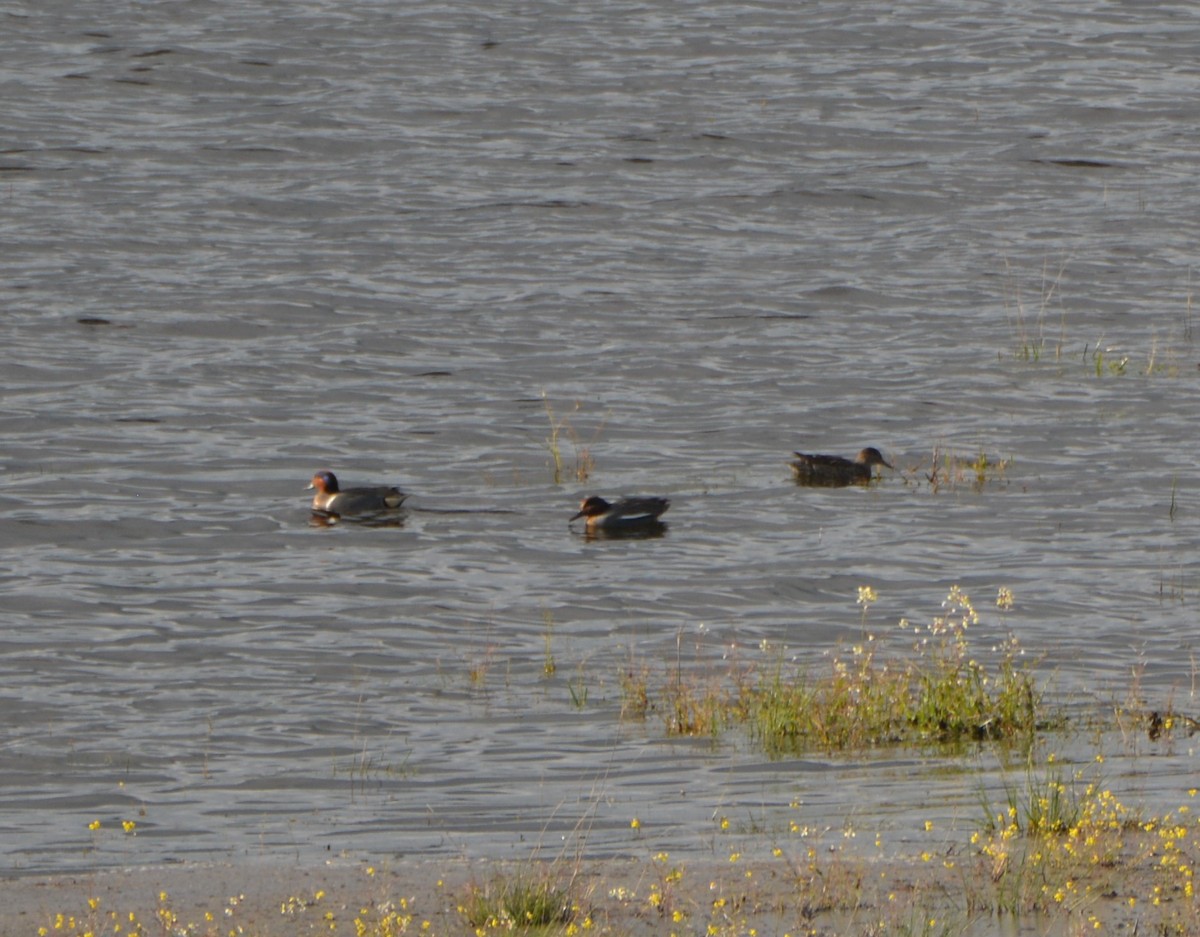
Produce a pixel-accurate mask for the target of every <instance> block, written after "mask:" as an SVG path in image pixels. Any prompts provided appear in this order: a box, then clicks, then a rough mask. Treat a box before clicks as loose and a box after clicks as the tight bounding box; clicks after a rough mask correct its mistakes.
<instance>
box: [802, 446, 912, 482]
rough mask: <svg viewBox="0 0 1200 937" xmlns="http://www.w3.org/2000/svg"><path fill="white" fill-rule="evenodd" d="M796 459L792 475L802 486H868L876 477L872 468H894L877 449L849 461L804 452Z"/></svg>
mask: <svg viewBox="0 0 1200 937" xmlns="http://www.w3.org/2000/svg"><path fill="white" fill-rule="evenodd" d="M793 455H795V456H796V460H795V461H794V462H793V463H792V471H794V472H795V473H796V483H797V484H800V485H820V486H824V487H828V488H840V487H843V486H846V485H866V484H868V483H869V482H870V481H871V479H872V477H873V473H872V471H871V467H872V466H875V465H882V466H885V467H887V468H892V464H891V463H890V462H888V461H887V460H886V459H885V458H884V457H883V454H882V453H881V452H880V451H879V450H878V449H876V448H875V447H874V446H868V447H867V448H866V449H863V450H862V451H861V452H859V454H858V455H856V456H855V457H854V458H853V459H846V458H843V457H842V456H840V455H808V454H806V453H803V452H796V453H793Z"/></svg>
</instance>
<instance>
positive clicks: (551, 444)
mask: <svg viewBox="0 0 1200 937" xmlns="http://www.w3.org/2000/svg"><path fill="white" fill-rule="evenodd" d="M542 405H543V406H544V407H545V409H546V419H547V420H549V421H550V435H549V436H548V437H547V438H546V441H545V446H546V449H547V450H548V451H549V453H550V459H551V464H552V474H553V477H554V484H556V485H561V484H562V480H563V477H564V476H565V474H566V464H565V462H564V459H563V453H562V444H561V442H560V439H559V437H561V436H562V435H563V434H564V433H565V434H566V436H567V438H568V439H570V441H571V446H572V448H573V449H574V453H575V465H574V469H573V472H572V474H573V475H574V476H575V480H576V481H579V482H585V481H587V480H588V479H589V478H590V477H591V475H592V472H593V471H595V468H596V460H595V459H594V458H593V456H592V452H591V448H590V446H588V445H584V444H581V443H580V441H579V436H578V434H577V433H576V432H575V428H574V427H573V426H572V425H571V419H570V417H569V416H561V417H560V416H558V415H557V414H556V413H555V412H554V407H553V406H552V405H551V403H550V398H549V396H548V395H547V394H546V392H545V391H544V390H543V391H542ZM582 406H583V404H581V403H580V402H579V401H578V400H577V401H575V406H574V407H573V408H572V412H573V413H574V412H578V411H579V410H580V408H581V407H582ZM603 428H604V424H603V423H601V424H600V426H599V427H598V428H597V429H596V434H595V438H599V436H600V432H601V430H602V429H603Z"/></svg>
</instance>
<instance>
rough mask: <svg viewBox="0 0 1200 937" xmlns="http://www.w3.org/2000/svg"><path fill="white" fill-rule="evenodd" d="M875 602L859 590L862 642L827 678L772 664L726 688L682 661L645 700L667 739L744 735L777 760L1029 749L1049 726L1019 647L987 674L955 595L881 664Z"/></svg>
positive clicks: (1006, 603) (968, 607)
mask: <svg viewBox="0 0 1200 937" xmlns="http://www.w3.org/2000/svg"><path fill="white" fill-rule="evenodd" d="M875 598H876V596H875V592H874V590H873V589H869V588H864V589H860V591H859V604H860V605H862V606H863V613H862V614H863V619H862V626H863V628H864V634H863V636H862V639H861V640H860V641H859V642H857V643H855V644H853V645H852V646H850V647H849V648H848V649H847V650H846V651H844V652H841V653H838V654H836V655H835V656H834V657H833V658H832V663H831V667H830V669H829V672H828V673H826V674H823V675H815V676H814V675H813V674H812V673H811V672H809V671H808V670H806V669H804V668H801V667H790V666H786V665H785V663H784V661H783V659H782V657H781V656H780V655H778V654H777V655H776V657H775V659H774V661H772V662H771V663H770V664H769V665H767V666H765V667H762V668H754V667H751V668H740V669H739V668H737V667H732V668H731V670H730V676H729V678H727V679H726V680H725V682H723V683H722V682H719V681H714V680H713V679H712V678H711V676H709V677H703V678H702V677H697V676H696V675H694V674H691V673H688V672H687V671H685V670H684V669H683V668H682V666H680V665H679V663H678V662H677V663H676V665H675V667H674V668H673V669H672V670H671V671H669V673H668V675H667V679H666V681H665V685H664V687H663V689H662V690H661V692H660V693H659V694H658V696H657V699H654V698H652V697H651V696H650V694H649V693H648V691H644V692H645V698H646V699H648V700H649V704H650V706H651V707H657V708H660V709H661V712H662V716H663V719H664V722H665V724H666V727H667V731H668V732H669V733H671V734H680V735H715V734H717V733H719V732H721V731H722V730H724V729H725V728H727V727H729V726H734V725H744V726H745V727H746V728H747V729H748V731H749V733H750V735H751V736H752V737H753V738H755V739H757V740H758V742H759V743H760V744H761V745H762V747H763V748H764V749H765V750H766V751H767V752H769V753H772V754H785V753H794V752H800V751H804V750H809V749H820V750H825V751H839V750H846V749H860V748H867V747H872V746H880V745H899V744H939V745H944V744H951V745H953V744H958V743H961V742H964V741H972V740H974V741H979V740H984V739H1000V740H1005V741H1009V742H1018V741H1019V742H1022V743H1025V744H1029V743H1031V742H1032V740H1033V739H1034V737H1035V733H1036V732H1037V731H1038V730H1039V729H1042V728H1047V727H1049V726H1050V725H1051V724H1052V722H1053V720H1052V718H1051V717H1050V716H1049V715H1047V714H1046V713H1044V712H1043V707H1042V695H1041V693H1040V692H1039V691H1038V689H1037V688H1036V686H1035V683H1034V677H1033V673H1032V671H1031V669H1030V668H1029V667H1027V666H1026V665H1025V663H1024V661H1023V660H1022V650H1021V648H1020V645H1019V644H1018V643H1017V641H1016V639H1015V638H1009V639H1008V640H1007V641H1004V642H1002V643H1001V644H1000V645H998V646H997V647H996V648H995V649H994V650H995V654H996V659H995V661H994V663H993V665H992V666H991V667H988V666H985V665H984V664H983V663H981V662H980V660H979V659H978V658H977V657H976V655H975V653H974V651H973V648H972V646H971V644H970V641H969V640H968V633H969V629H970V628H972V627H974V626H975V625H976V624H977V623H978V621H979V615H978V613H977V611H976V610H975V607H974V605H973V604H972V602H971V599H970V597H969V596H968V595H967V594H966V593H965V592H963V591H962V590H961V589H960V588H958V587H957V586H955V587H954V588H952V589H951V590H950V594H949V595H948V597H947V598H946V601H945V602H944V603H943V607H944V610H943V614H941V615H938V616H936V617H935V618H934V619H933V621H932V622H931V623H930V624H929V625H928V626H926V627H924V628H916V627H912V626H910V625H909V623H908V622H906V621H902V622H900V629H901V630H903V631H908V632H911V634H912V643H911V646H910V648H909V650H908V651H907V652H905V653H902V654H894V655H886V656H885V654H884V653H883V651H882V648H881V642H879V641H877V640H876V638H875V636H874V635H873V634H869V633H867V632H866V631H865V626H866V613H867V610H868V608H869V606H870V603H871V602H873V601H874V600H875ZM997 604H998V605H999V607H1000V608H1001V609H1002V610H1004V611H1007V610H1008V609H1009V608H1010V607H1011V605H1012V592H1011V591H1010V590H1007V589H1004V590H1001V592H1000V595H999V598H998V599H997ZM764 649H765V650H768V651H769V650H770V648H769V647H767V646H766V645H764ZM643 709H644V706H643Z"/></svg>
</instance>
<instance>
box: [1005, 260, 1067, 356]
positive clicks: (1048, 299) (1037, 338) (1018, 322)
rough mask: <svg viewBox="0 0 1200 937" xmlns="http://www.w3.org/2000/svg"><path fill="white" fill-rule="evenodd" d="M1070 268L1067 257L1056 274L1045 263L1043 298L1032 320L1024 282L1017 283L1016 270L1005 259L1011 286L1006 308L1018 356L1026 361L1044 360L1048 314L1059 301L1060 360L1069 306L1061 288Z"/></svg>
mask: <svg viewBox="0 0 1200 937" xmlns="http://www.w3.org/2000/svg"><path fill="white" fill-rule="evenodd" d="M1066 269H1067V260H1066V259H1065V258H1064V259H1063V261H1062V263H1060V264H1059V267H1058V272H1057V273H1055V274H1054V275H1053V276H1051V275H1050V269H1049V266H1048V264H1043V265H1042V281H1041V297H1040V298H1039V300H1038V308H1037V319H1036V322H1030V321H1029V316H1028V315H1027V313H1026V311H1025V302H1024V300H1023V298H1022V295H1021V286H1020V283H1019V282H1017V280H1016V277H1015V276H1014V275H1013V272H1012V269H1011V268H1010V267H1009V266H1008V261H1007V259H1006V260H1005V272H1006V273H1007V281H1006V283H1007V287H1008V292H1007V293H1006V296H1005V307H1006V309H1007V311H1008V314H1009V321H1010V323H1011V324H1012V327H1013V331H1014V333H1015V346H1016V347H1015V350H1014V352H1013V354H1014V356H1015V357H1017V358H1020V359H1022V360H1024V361H1033V362H1037V361H1040V360H1041V358H1042V355H1043V354H1045V352H1046V313H1047V311H1048V310H1049V309H1050V306H1051V305H1052V304H1053V303H1056V302H1057V303H1058V306H1059V338H1058V342H1057V343H1056V344H1055V346H1054V348H1053V352H1054V357H1055V359H1056V360H1057V359H1058V358H1060V357H1061V356H1062V350H1063V344H1064V342H1065V340H1066V309H1065V308H1063V306H1062V302H1061V297H1062V291H1061V289H1060V287H1061V285H1062V278H1063V274H1064V273H1065V272H1066Z"/></svg>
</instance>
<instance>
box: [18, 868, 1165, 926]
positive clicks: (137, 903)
mask: <svg viewBox="0 0 1200 937" xmlns="http://www.w3.org/2000/svg"><path fill="white" fill-rule="evenodd" d="M964 867H969V864H966V865H965V866H964ZM978 871H979V870H978V869H975V872H976V873H978ZM522 874H523V875H526V876H530V875H532V876H536V875H539V874H550V875H552V876H553V878H554V881H555V882H556V883H558V884H560V885H567V884H568V883H569V884H570V894H571V896H572V898H573V900H574V903H575V905H576V908H577V910H576V912H575V915H574V923H575V924H576V925H577V926H578V927H580V929H581V932H590V933H595V934H621V935H625V934H642V933H644V934H667V933H676V934H680V935H684V934H705V933H713V932H717V933H723V934H731V935H732V934H750V933H758V934H785V933H790V934H804V933H809V934H877V933H884V932H887V931H889V930H894V929H895V928H897V927H911V925H912V922H913V920H915V919H920V920H921V922H922V923H921V924H920V925H919V927H918V929H922V928H924V927H925V926H926V924H927V923H928V920H929V919H930V918H937V917H938V916H940V917H941V922H942V924H943V925H944V926H948V927H950V931H949V932H953V933H970V934H977V933H980V934H981V933H997V932H1003V933H1006V934H1046V933H1050V934H1056V933H1070V932H1073V930H1072V928H1075V929H1077V928H1078V927H1079V925H1080V923H1081V922H1083V921H1086V920H1087V915H1096V916H1097V917H1098V918H1099V919H1100V920H1102V921H1103V922H1104V932H1105V933H1124V932H1136V929H1137V926H1138V923H1139V920H1138V919H1139V916H1140V915H1141V913H1142V910H1141V909H1133V908H1130V907H1129V906H1128V905H1127V903H1126V902H1124V901H1122V900H1121V899H1120V898H1119V897H1118V896H1117V895H1116V894H1115V893H1112V894H1107V895H1106V894H1104V893H1103V891H1099V893H1098V894H1097V895H1096V896H1095V900H1094V901H1092V902H1091V903H1090V904H1089V905H1088V906H1087V908H1085V909H1077V910H1076V911H1075V912H1074V913H1071V912H1066V911H1064V912H1063V913H1062V914H1061V915H1053V916H1046V915H1035V914H1029V915H1025V916H1023V917H1021V918H1020V919H1013V918H1011V917H1003V918H995V917H992V916H991V915H988V914H986V913H984V914H982V915H980V916H977V917H976V918H974V919H973V920H972V921H968V920H967V918H966V916H965V915H964V914H963V912H962V911H961V903H962V894H963V880H962V874H963V873H961V872H958V871H947V870H946V868H945V865H944V863H943V862H942V861H936V862H933V863H922V862H921V861H920V860H919V859H917V858H915V857H914V858H912V859H896V860H891V861H878V860H876V861H871V862H859V861H855V860H848V861H846V862H845V863H834V864H831V865H827V866H826V867H825V868H824V870H823V871H822V873H821V874H820V875H818V876H815V877H811V876H802V877H799V878H798V877H797V876H796V875H795V874H793V873H792V871H791V870H790V869H789V866H788V864H787V862H786V861H777V862H772V863H768V862H754V863H750V862H747V863H741V862H735V863H731V862H730V861H728V860H718V859H710V860H704V861H701V862H688V863H682V864H680V865H679V866H678V867H676V866H673V865H672V864H671V863H670V862H669V860H668V861H665V862H664V861H655V860H653V859H650V860H646V859H630V860H608V861H603V862H595V863H587V862H585V863H581V864H572V863H567V862H565V861H564V860H559V861H558V862H555V863H550V862H546V863H535V864H529V863H524V864H520V865H508V864H501V863H496V862H475V861H470V860H457V861H454V860H450V861H446V860H439V861H398V862H390V863H388V864H386V865H380V866H379V867H370V866H367V865H363V864H358V863H351V862H331V863H329V864H328V865H325V866H320V867H311V866H308V867H306V866H300V865H284V864H264V865H247V864H239V865H178V866H168V867H141V868H128V869H123V870H119V871H105V872H97V873H95V874H86V875H62V876H49V877H37V876H28V877H10V878H8V879H6V880H4V881H3V882H0V907H2V908H3V909H4V910H3V913H0V937H30V935H36V934H38V933H39V932H40V929H42V928H45V932H46V933H51V934H80V935H82V934H85V933H88V932H92V933H96V934H99V933H104V932H107V933H113V932H114V925H116V924H119V925H120V927H121V932H122V933H137V925H138V924H140V925H141V927H142V928H144V929H145V931H146V932H149V933H161V932H163V930H164V929H166V930H169V931H170V932H171V933H174V934H183V933H186V934H196V935H214V937H216V935H228V934H230V933H240V934H253V935H261V937H274V935H279V937H294V935H298V934H309V933H313V934H316V933H322V934H329V933H343V934H346V933H355V932H356V930H357V931H358V932H360V933H364V934H366V935H374V934H391V933H402V932H407V933H426V934H469V933H471V932H472V930H473V929H474V928H473V927H472V926H471V925H470V924H469V923H468V922H467V920H466V918H465V917H464V915H463V913H462V912H461V911H460V907H461V906H462V905H463V904H464V903H465V902H466V900H467V898H468V896H469V895H470V894H471V890H472V888H481V887H484V886H486V885H487V884H488V883H491V882H495V881H498V880H500V879H501V878H504V879H505V880H512V879H513V878H514V877H515V876H518V875H522ZM1124 878H1125V882H1126V885H1128V884H1129V882H1128V878H1129V877H1128V876H1124ZM1148 887H1149V886H1147V889H1146V890H1143V891H1142V893H1143V894H1145V893H1146V892H1147V891H1148ZM656 895H657V896H658V897H657V899H656V897H655V896H656ZM93 903H94V905H95V906H94V907H92V906H91V905H92V904H93ZM60 915H61V916H62V917H61V918H60V917H59V916H60ZM131 915H132V917H131ZM72 918H73V920H72ZM359 922H361V924H360V923H359ZM585 922H587V923H586V926H584V925H585ZM714 928H715V931H714ZM564 929H565V925H564ZM499 930H500V928H497V929H496V931H493V932H498V931H499ZM934 932H939V933H940V932H942V931H941V929H940V928H938V927H935V928H934Z"/></svg>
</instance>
